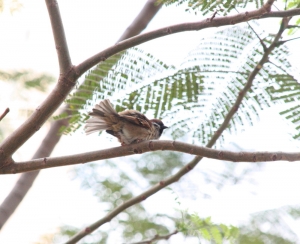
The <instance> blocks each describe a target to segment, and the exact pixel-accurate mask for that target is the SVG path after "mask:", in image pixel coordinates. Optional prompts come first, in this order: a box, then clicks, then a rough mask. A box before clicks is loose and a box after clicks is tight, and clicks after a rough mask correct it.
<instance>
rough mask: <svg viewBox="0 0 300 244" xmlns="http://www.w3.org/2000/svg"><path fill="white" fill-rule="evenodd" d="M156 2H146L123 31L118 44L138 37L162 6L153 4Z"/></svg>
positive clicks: (150, 0)
mask: <svg viewBox="0 0 300 244" xmlns="http://www.w3.org/2000/svg"><path fill="white" fill-rule="evenodd" d="M155 2H156V0H148V1H147V2H146V4H145V5H144V7H143V9H142V10H141V12H140V13H139V14H138V15H137V16H136V18H135V19H134V21H133V22H132V23H131V25H130V26H128V27H127V29H126V30H125V31H124V33H123V34H122V36H121V37H120V39H119V40H118V42H120V41H123V40H126V39H127V38H130V37H133V36H136V35H138V34H139V33H141V32H142V30H144V29H145V28H146V27H147V25H148V24H149V22H150V21H151V20H152V18H153V17H154V16H155V15H156V13H157V12H158V11H159V10H160V8H161V6H162V4H158V5H156V4H155Z"/></svg>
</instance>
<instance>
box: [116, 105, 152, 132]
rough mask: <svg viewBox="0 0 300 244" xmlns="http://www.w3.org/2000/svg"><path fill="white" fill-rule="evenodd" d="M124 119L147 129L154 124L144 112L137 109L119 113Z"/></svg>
mask: <svg viewBox="0 0 300 244" xmlns="http://www.w3.org/2000/svg"><path fill="white" fill-rule="evenodd" d="M119 115H120V117H121V119H122V120H125V121H128V122H129V123H132V124H135V125H139V126H141V127H144V128H145V129H150V128H151V126H152V123H151V121H150V120H149V119H148V118H147V117H146V116H145V115H143V114H142V113H140V112H138V111H136V110H126V111H122V112H120V113H119Z"/></svg>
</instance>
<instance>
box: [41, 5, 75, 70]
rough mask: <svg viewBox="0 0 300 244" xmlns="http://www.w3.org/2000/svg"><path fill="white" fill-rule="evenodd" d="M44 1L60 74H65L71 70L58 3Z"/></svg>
mask: <svg viewBox="0 0 300 244" xmlns="http://www.w3.org/2000/svg"><path fill="white" fill-rule="evenodd" d="M45 1H46V5H47V9H48V13H49V17H50V21H51V26H52V32H53V37H54V41H55V47H56V51H57V57H58V63H59V69H60V74H65V73H66V72H67V71H68V70H69V69H70V68H71V66H72V63H71V58H70V54H69V49H68V44H67V40H66V36H65V31H64V26H63V23H62V19H61V16H60V12H59V8H58V3H57V1H56V0H45Z"/></svg>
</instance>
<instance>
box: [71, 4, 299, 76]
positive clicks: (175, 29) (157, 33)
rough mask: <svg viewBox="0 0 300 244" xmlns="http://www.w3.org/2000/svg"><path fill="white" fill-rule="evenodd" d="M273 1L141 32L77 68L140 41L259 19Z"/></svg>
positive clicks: (81, 72)
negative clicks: (256, 6)
mask: <svg viewBox="0 0 300 244" xmlns="http://www.w3.org/2000/svg"><path fill="white" fill-rule="evenodd" d="M273 2H274V1H267V3H266V4H264V5H263V6H262V7H261V8H260V9H257V10H252V11H248V12H244V13H239V14H236V15H231V16H225V17H215V18H214V19H212V20H211V19H210V18H207V19H205V20H202V21H198V22H191V23H182V24H178V25H172V26H168V27H164V28H161V29H157V30H154V31H150V32H147V33H145V34H141V35H138V36H135V37H132V38H129V39H127V40H125V41H122V42H119V43H117V44H115V45H114V46H112V47H109V48H107V49H105V50H103V51H101V52H99V53H98V54H96V55H94V56H92V57H90V58H89V59H87V60H85V61H84V62H82V63H81V64H79V65H78V66H77V70H78V73H79V74H83V73H84V72H86V71H87V70H88V69H89V68H91V67H93V66H94V65H96V64H97V63H99V62H102V61H104V60H105V59H107V58H108V57H110V56H112V55H114V54H116V53H118V52H120V51H123V50H125V49H128V48H130V47H133V46H136V45H139V44H141V43H144V42H147V41H150V40H153V39H156V38H159V37H163V36H167V35H171V34H175V33H179V32H184V31H199V30H202V29H206V28H210V27H220V26H226V25H234V24H238V23H242V22H246V21H249V20H251V19H260V18H261V17H262V16H263V15H264V14H266V13H269V11H270V9H271V5H272V4H273ZM280 12H281V14H282V15H286V13H285V12H286V11H280ZM292 13H293V16H294V15H300V8H299V9H298V11H294V12H292ZM269 17H272V15H269Z"/></svg>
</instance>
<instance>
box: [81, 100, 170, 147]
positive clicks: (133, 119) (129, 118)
mask: <svg viewBox="0 0 300 244" xmlns="http://www.w3.org/2000/svg"><path fill="white" fill-rule="evenodd" d="M89 115H90V116H91V118H89V119H88V120H87V121H86V125H85V132H86V134H87V135H89V134H91V133H94V132H97V131H103V130H106V132H107V133H108V134H110V135H112V136H115V137H117V138H118V140H119V142H120V143H121V145H122V146H125V145H129V144H135V143H139V142H142V141H147V140H158V139H159V138H160V136H161V134H162V133H163V131H164V129H167V128H168V127H167V126H165V125H164V124H163V122H162V121H161V120H159V119H150V120H149V119H148V118H147V117H146V116H145V115H144V114H142V113H141V112H139V111H136V110H133V109H129V110H125V111H122V112H119V113H118V112H117V111H116V110H115V109H114V108H113V105H112V104H111V103H110V101H109V99H105V100H103V101H101V102H99V104H96V105H95V106H94V108H93V111H92V112H89Z"/></svg>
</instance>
